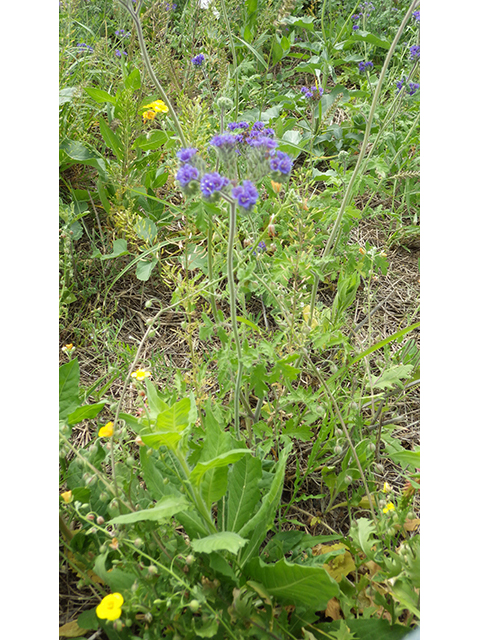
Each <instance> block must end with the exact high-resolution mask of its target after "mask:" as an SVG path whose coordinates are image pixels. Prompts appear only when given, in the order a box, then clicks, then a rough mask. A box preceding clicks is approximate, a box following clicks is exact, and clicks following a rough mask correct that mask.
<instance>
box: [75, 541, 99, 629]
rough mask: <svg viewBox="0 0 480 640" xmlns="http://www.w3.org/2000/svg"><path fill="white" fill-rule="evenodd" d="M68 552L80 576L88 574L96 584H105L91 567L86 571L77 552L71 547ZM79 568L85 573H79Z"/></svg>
mask: <svg viewBox="0 0 480 640" xmlns="http://www.w3.org/2000/svg"><path fill="white" fill-rule="evenodd" d="M66 552H67V558H68V560H69V564H70V566H71V567H72V569H73V571H75V573H76V574H77V576H78V577H79V578H83V577H84V576H85V575H87V576H88V578H90V580H91V581H92V582H95V583H96V584H104V582H103V580H102V579H101V578H100V577H99V576H97V574H96V573H94V572H93V571H92V570H91V569H89V570H88V571H86V572H85V565H84V564H83V563H82V562H79V561H78V560H77V558H76V557H75V554H74V553H72V552H71V551H70V549H67V550H66ZM77 569H79V570H80V572H83V573H79V571H77ZM72 637H75V636H72Z"/></svg>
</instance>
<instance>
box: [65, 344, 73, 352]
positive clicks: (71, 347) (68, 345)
mask: <svg viewBox="0 0 480 640" xmlns="http://www.w3.org/2000/svg"><path fill="white" fill-rule="evenodd" d="M62 351H63V352H64V353H73V352H74V351H75V347H74V346H73V344H66V345H65V346H64V347H62Z"/></svg>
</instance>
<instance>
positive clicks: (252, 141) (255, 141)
mask: <svg viewBox="0 0 480 640" xmlns="http://www.w3.org/2000/svg"><path fill="white" fill-rule="evenodd" d="M245 142H246V143H247V144H248V145H249V146H250V147H263V148H264V149H275V147H276V146H277V142H276V141H275V140H273V139H272V138H269V137H267V136H250V137H249V138H247V139H246V140H245Z"/></svg>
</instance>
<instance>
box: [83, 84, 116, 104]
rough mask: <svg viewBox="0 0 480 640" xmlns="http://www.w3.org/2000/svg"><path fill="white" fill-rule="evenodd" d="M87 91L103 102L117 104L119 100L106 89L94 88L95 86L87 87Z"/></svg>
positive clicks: (96, 99)
mask: <svg viewBox="0 0 480 640" xmlns="http://www.w3.org/2000/svg"><path fill="white" fill-rule="evenodd" d="M85 93H87V94H88V95H89V96H90V97H91V98H93V99H94V100H95V102H98V103H100V104H102V103H103V102H111V103H112V104H116V103H117V100H116V98H114V97H113V96H111V95H110V94H109V93H107V92H106V91H103V90H102V89H94V88H93V87H85Z"/></svg>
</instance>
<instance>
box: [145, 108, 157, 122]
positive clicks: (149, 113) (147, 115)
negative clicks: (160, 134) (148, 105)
mask: <svg viewBox="0 0 480 640" xmlns="http://www.w3.org/2000/svg"><path fill="white" fill-rule="evenodd" d="M156 115H157V114H156V113H155V111H152V110H151V109H149V110H148V111H144V113H143V121H144V122H146V121H147V120H154V119H155V116H156Z"/></svg>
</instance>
